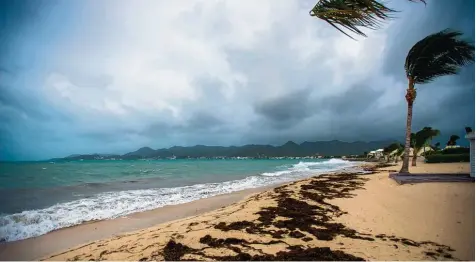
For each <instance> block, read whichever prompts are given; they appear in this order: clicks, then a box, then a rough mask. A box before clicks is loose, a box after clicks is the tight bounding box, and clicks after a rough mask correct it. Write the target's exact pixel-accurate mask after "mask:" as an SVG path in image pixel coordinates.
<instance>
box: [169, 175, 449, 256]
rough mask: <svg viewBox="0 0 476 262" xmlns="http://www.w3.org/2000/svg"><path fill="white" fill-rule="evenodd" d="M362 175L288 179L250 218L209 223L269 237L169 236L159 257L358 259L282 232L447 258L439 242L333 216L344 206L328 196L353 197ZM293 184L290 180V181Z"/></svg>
mask: <svg viewBox="0 0 476 262" xmlns="http://www.w3.org/2000/svg"><path fill="white" fill-rule="evenodd" d="M366 181H367V178H365V177H362V176H360V175H358V174H340V175H322V176H320V177H317V178H313V179H311V180H310V181H308V182H307V183H304V184H301V185H299V186H297V187H294V189H292V187H290V186H289V185H287V186H286V185H285V186H280V187H277V188H275V189H274V190H273V194H272V197H273V198H274V200H275V201H276V206H269V207H264V208H261V210H259V211H258V212H256V213H255V214H256V215H258V218H257V219H256V220H255V221H235V222H232V223H225V222H220V223H218V224H216V225H215V226H214V228H215V229H218V230H221V231H224V232H227V231H244V232H246V233H248V234H253V235H260V236H261V235H267V236H269V237H271V239H273V240H271V241H256V240H254V241H250V240H245V239H240V238H233V237H229V238H215V237H212V236H211V235H209V234H207V235H205V236H203V237H201V238H200V240H199V242H200V243H201V244H202V245H206V246H207V247H204V248H202V249H193V248H191V247H188V246H185V245H183V244H180V243H177V242H175V241H176V240H170V241H169V242H168V243H167V245H166V247H165V248H164V249H163V257H164V259H165V260H184V258H183V257H184V255H186V254H189V255H195V256H198V257H200V258H203V259H212V260H221V261H257V260H269V261H272V260H282V261H284V260H301V261H302V260H321V261H325V260H341V261H345V260H354V261H355V260H363V258H361V257H356V256H353V255H351V254H347V253H344V252H342V251H339V250H332V249H331V248H329V247H322V246H321V247H312V246H311V247H309V246H307V247H304V246H302V245H290V244H289V243H287V242H286V241H284V237H285V236H288V237H291V238H294V239H299V240H300V241H302V243H303V244H304V243H309V242H310V241H313V240H320V241H330V240H334V239H336V237H344V238H351V239H358V240H363V241H375V240H379V241H386V242H388V244H389V245H394V246H395V248H399V245H400V247H401V246H410V247H424V254H425V256H426V257H428V258H433V259H440V258H446V259H452V258H453V257H452V255H451V254H450V253H449V252H451V251H454V250H452V249H451V248H449V247H447V246H444V245H439V244H437V243H433V242H429V241H426V242H416V241H413V240H410V239H406V238H399V237H396V236H387V235H384V234H378V235H370V234H364V233H361V232H358V231H356V230H354V229H351V228H349V227H347V226H345V225H344V224H342V223H338V222H335V221H334V219H335V218H336V217H339V216H341V215H343V214H345V213H346V212H344V211H342V210H341V209H340V208H339V206H336V205H333V204H331V203H329V202H328V201H329V200H331V199H336V198H351V197H353V196H354V194H353V191H354V190H357V189H364V187H363V186H364V184H365V182H366ZM294 184H295V185H296V183H294ZM266 239H269V238H266ZM323 243H325V242H323ZM256 244H258V245H268V246H269V245H275V244H284V245H285V246H287V248H286V250H283V251H279V252H277V253H276V254H267V253H264V252H263V251H262V250H260V249H259V248H257V247H256V246H254V245H256ZM208 248H224V249H228V250H230V252H231V253H230V254H227V255H223V256H216V255H207V254H206V249H208ZM248 252H251V253H248Z"/></svg>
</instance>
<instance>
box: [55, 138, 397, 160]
mask: <svg viewBox="0 0 476 262" xmlns="http://www.w3.org/2000/svg"><path fill="white" fill-rule="evenodd" d="M393 142H395V141H393V140H384V141H371V142H362V141H357V142H343V141H338V140H332V141H317V142H307V141H306V142H303V143H301V144H296V143H295V142H293V141H288V142H286V143H285V144H283V145H281V146H272V145H254V144H251V145H244V146H228V147H224V146H204V145H196V146H191V147H182V146H173V147H170V148H161V149H152V148H150V147H142V148H140V149H138V150H136V151H133V152H129V153H126V154H124V155H114V154H88V155H78V154H74V155H70V156H68V157H65V158H59V159H52V160H79V159H84V160H89V159H110V158H115V159H143V158H169V157H173V156H175V157H177V158H199V157H206V158H212V157H258V158H260V157H283V156H289V157H304V156H314V155H321V156H342V155H362V154H363V153H364V152H369V151H371V150H376V149H378V148H383V147H385V146H387V145H389V144H391V143H393Z"/></svg>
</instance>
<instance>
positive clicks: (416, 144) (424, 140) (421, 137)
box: [411, 127, 440, 166]
mask: <svg viewBox="0 0 476 262" xmlns="http://www.w3.org/2000/svg"><path fill="white" fill-rule="evenodd" d="M439 133H440V131H439V130H437V129H432V128H431V127H424V128H423V129H422V130H420V131H418V132H417V133H416V134H413V133H412V135H411V140H412V142H411V144H412V147H413V158H412V166H416V161H417V158H418V153H419V152H420V151H421V149H422V148H423V149H425V147H426V146H427V145H428V142H429V141H430V140H431V139H432V138H433V137H434V136H436V135H438V134H439ZM425 153H426V152H425Z"/></svg>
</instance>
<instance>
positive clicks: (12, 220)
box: [0, 159, 352, 241]
mask: <svg viewBox="0 0 476 262" xmlns="http://www.w3.org/2000/svg"><path fill="white" fill-rule="evenodd" d="M350 166H352V164H351V163H350V162H347V161H343V160H339V159H331V160H328V161H321V162H299V163H298V164H295V165H292V166H291V167H288V168H287V170H280V171H276V172H268V173H263V174H261V175H258V176H250V177H246V178H244V179H239V180H234V181H227V182H222V183H208V184H196V185H192V186H184V187H175V188H158V189H147V190H127V191H119V192H106V193H101V194H97V195H95V196H93V197H89V198H84V199H78V200H74V201H70V202H66V203H59V204H56V205H53V206H50V207H48V208H44V209H37V210H28V211H23V212H21V213H16V214H10V215H4V216H0V240H2V239H3V240H5V241H15V240H21V239H26V238H30V237H35V236H39V235H43V234H46V233H48V232H50V231H53V230H56V229H60V228H64V227H69V226H73V225H78V224H81V223H83V222H86V221H92V220H101V219H111V218H116V217H121V216H125V215H127V214H131V213H134V212H140V211H146V210H150V209H154V208H158V207H162V206H166V205H176V204H182V203H187V202H191V201H194V200H197V199H201V198H206V197H211V196H216V195H220V194H226V193H231V192H234V191H239V190H243V189H248V188H257V187H261V186H266V185H271V184H274V183H281V182H287V181H293V180H296V179H299V178H303V177H306V176H310V175H314V174H316V173H319V172H321V173H322V172H329V171H332V170H336V169H341V168H345V167H350Z"/></svg>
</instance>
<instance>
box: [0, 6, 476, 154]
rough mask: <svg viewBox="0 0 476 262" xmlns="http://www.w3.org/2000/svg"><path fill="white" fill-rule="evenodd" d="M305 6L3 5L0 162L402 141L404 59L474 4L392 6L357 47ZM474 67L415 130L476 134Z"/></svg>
mask: <svg viewBox="0 0 476 262" xmlns="http://www.w3.org/2000/svg"><path fill="white" fill-rule="evenodd" d="M315 1H316V0H312V1H291V0H260V1H254V0H239V1H232V0H228V1H220V0H197V1H192V0H173V1H172V0H167V1H159V0H157V1H147V0H134V1H132V0H101V1H96V0H64V1H55V0H50V1H42V0H31V1H26V0H18V1H17V0H12V1H8V0H5V1H1V2H0V38H1V39H0V160H29V159H46V158H51V157H62V156H65V155H69V154H74V153H94V152H98V153H126V152H129V151H133V150H136V149H138V148H139V147H142V146H150V147H152V148H162V147H170V146H173V145H181V146H190V145H196V144H206V145H241V144H247V143H259V144H265V143H266V144H268V143H269V144H281V143H284V142H286V141H288V140H293V141H295V142H303V141H305V140H308V141H316V140H333V139H338V140H344V141H355V140H362V141H370V140H379V139H399V140H403V137H404V128H405V116H406V102H405V100H404V93H405V89H406V85H407V83H406V78H405V73H404V68H403V65H404V61H405V56H406V53H407V52H408V50H409V49H410V48H411V46H412V45H413V44H414V43H415V42H416V41H418V40H420V39H421V38H423V37H425V36H426V35H428V34H430V33H434V32H437V31H439V30H442V29H445V28H447V27H450V28H454V29H457V30H461V31H463V32H464V33H465V35H466V37H467V38H469V39H471V40H472V41H474V29H475V28H474V24H475V21H474V1H454V0H430V1H428V2H429V3H428V4H427V5H426V6H425V5H423V4H416V3H407V1H403V0H393V1H391V2H390V3H391V4H390V5H391V6H392V7H394V8H395V9H398V10H400V11H402V12H401V13H399V14H398V19H395V20H394V21H392V22H389V23H387V24H386V26H385V27H384V28H382V29H381V30H378V31H373V32H369V34H368V35H369V37H368V38H362V37H357V40H358V41H354V40H352V39H350V38H348V37H346V36H344V35H343V34H341V33H339V32H338V31H336V30H335V29H333V28H332V27H330V26H329V25H328V24H326V23H325V22H322V21H320V20H317V19H315V18H313V17H310V16H309V14H308V12H309V10H310V9H311V8H312V6H313V5H314V4H315ZM474 90H475V88H474V65H472V66H469V67H467V68H465V69H464V70H463V71H462V72H461V74H460V75H459V76H452V77H443V78H441V79H439V80H438V81H435V82H434V83H431V84H427V85H424V86H418V97H417V100H416V105H415V109H414V130H416V129H419V128H422V127H423V126H432V127H435V128H438V129H440V130H441V131H442V133H443V135H442V138H441V140H442V141H446V140H447V137H448V136H449V135H451V134H453V133H454V134H459V135H463V134H464V127H465V126H472V127H474V116H475V114H474V112H475V110H474V106H475V103H474V101H475V100H474V97H475V96H474Z"/></svg>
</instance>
